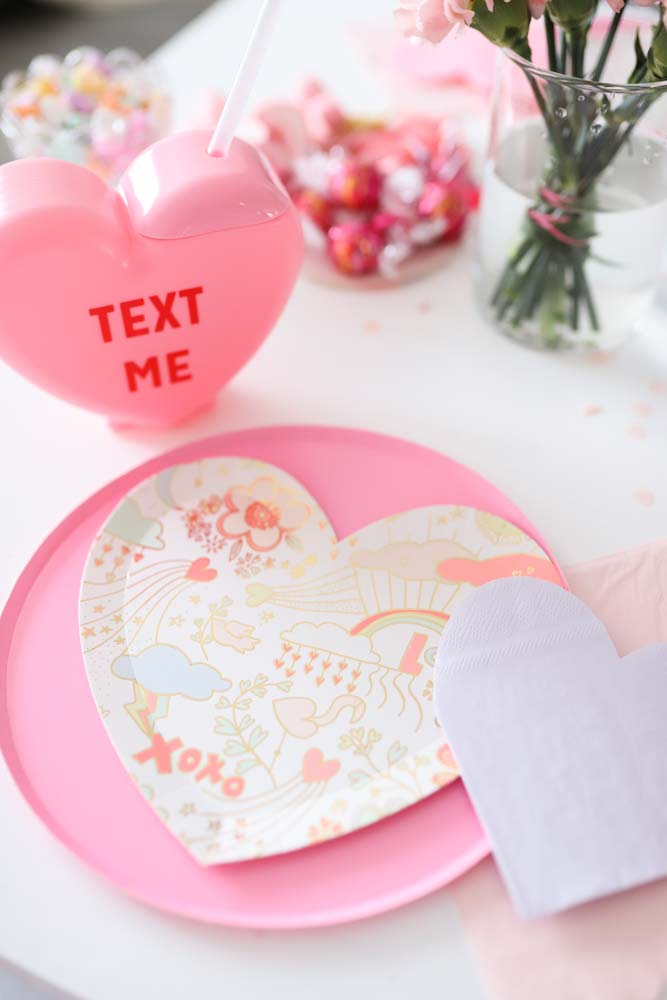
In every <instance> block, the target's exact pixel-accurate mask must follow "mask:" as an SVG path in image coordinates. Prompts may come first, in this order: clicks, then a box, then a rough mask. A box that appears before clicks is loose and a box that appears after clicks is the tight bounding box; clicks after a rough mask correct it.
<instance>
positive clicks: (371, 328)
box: [364, 319, 382, 333]
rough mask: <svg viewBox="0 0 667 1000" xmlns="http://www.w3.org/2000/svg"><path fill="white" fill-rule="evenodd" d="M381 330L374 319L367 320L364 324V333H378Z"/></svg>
mask: <svg viewBox="0 0 667 1000" xmlns="http://www.w3.org/2000/svg"><path fill="white" fill-rule="evenodd" d="M381 329H382V327H381V326H380V324H379V323H378V322H377V320H375V319H367V320H366V322H365V323H364V330H365V331H366V333H378V331H379V330H381Z"/></svg>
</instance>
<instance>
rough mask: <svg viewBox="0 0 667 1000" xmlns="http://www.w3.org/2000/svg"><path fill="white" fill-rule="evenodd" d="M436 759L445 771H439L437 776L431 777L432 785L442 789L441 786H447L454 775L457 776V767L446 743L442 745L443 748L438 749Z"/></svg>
mask: <svg viewBox="0 0 667 1000" xmlns="http://www.w3.org/2000/svg"><path fill="white" fill-rule="evenodd" d="M436 757H437V758H438V760H439V761H440V763H441V764H444V766H445V767H446V768H447V770H446V771H439V772H438V773H437V774H434V775H433V784H434V785H437V786H438V788H442V787H443V785H448V784H449V782H450V781H451V780H452V777H453V776H454V775H456V774H458V765H457V763H456V759H455V757H454V754H453V753H452V751H451V748H450V746H449V744H447V743H445V744H443V746H441V747H440V748H439V750H438V752H437V754H436Z"/></svg>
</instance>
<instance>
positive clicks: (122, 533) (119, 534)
mask: <svg viewBox="0 0 667 1000" xmlns="http://www.w3.org/2000/svg"><path fill="white" fill-rule="evenodd" d="M104 530H105V531H106V532H108V533H109V534H110V535H115V537H116V538H122V540H123V541H124V542H130V543H131V544H133V545H142V546H143V547H144V548H145V549H163V548H164V539H163V538H162V524H161V522H160V521H156V520H154V518H152V517H146V516H145V515H144V514H142V513H141V511H140V510H139V505H138V503H137V501H136V500H134V499H133V498H132V497H128V498H127V499H126V500H123V502H122V504H120V506H119V507H116V509H115V511H114V512H113V514H112V515H111V517H110V518H109V520H108V521H107V523H106V524H105V526H104Z"/></svg>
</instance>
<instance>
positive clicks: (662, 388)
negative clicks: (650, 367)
mask: <svg viewBox="0 0 667 1000" xmlns="http://www.w3.org/2000/svg"><path fill="white" fill-rule="evenodd" d="M648 387H649V389H650V390H651V392H654V393H655V394H656V396H667V382H649V386H648Z"/></svg>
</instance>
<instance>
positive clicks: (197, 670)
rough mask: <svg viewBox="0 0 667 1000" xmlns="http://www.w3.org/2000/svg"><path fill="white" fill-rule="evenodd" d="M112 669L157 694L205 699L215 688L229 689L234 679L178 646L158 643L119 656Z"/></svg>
mask: <svg viewBox="0 0 667 1000" xmlns="http://www.w3.org/2000/svg"><path fill="white" fill-rule="evenodd" d="M111 670H112V672H113V673H114V674H115V675H116V677H120V678H122V679H123V680H127V681H137V683H138V684H141V686H142V687H143V688H145V689H146V690H147V691H153V692H154V693H155V694H180V695H184V696H185V697H186V698H193V699H194V700H195V701H206V699H207V698H210V697H211V695H212V694H213V692H214V691H228V690H229V688H230V687H231V686H232V684H231V681H228V680H226V679H225V678H224V677H221V676H220V674H219V673H218V671H217V670H214V669H213V667H209V665H208V664H207V663H191V661H190V660H189V659H188V657H187V656H186V655H185V653H183V652H182V651H181V650H180V649H176V647H175V646H167V645H165V644H162V643H158V644H157V645H155V646H149V647H148V648H147V649H144V650H142V652H141V653H137V654H135V655H134V656H129V655H126V656H119V657H118V659H117V660H114V662H113V663H112V664H111Z"/></svg>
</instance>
